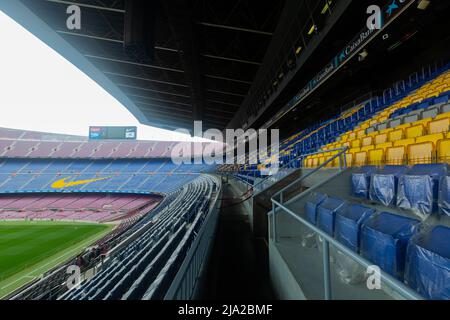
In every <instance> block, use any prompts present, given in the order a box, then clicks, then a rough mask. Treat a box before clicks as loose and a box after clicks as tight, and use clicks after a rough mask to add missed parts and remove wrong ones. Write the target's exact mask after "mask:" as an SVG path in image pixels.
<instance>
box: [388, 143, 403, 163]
mask: <svg viewBox="0 0 450 320" xmlns="http://www.w3.org/2000/svg"><path fill="white" fill-rule="evenodd" d="M404 163H405V147H404V146H399V147H392V148H387V149H386V164H388V165H402V164H404Z"/></svg>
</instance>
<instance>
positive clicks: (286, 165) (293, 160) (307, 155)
mask: <svg viewBox="0 0 450 320" xmlns="http://www.w3.org/2000/svg"><path fill="white" fill-rule="evenodd" d="M344 149H345V150H344ZM347 149H348V147H345V148H338V149H331V150H326V151H317V152H313V153H308V154H301V155H299V156H297V157H296V158H294V159H292V160H291V161H289V162H288V163H287V164H285V165H284V166H283V167H281V168H279V169H285V168H286V167H289V165H291V164H292V163H294V162H295V161H298V160H299V159H302V158H306V157H309V156H313V155H316V154H322V153H328V152H334V151H347ZM339 155H340V153H339V154H337V156H339ZM334 159H336V156H333V158H332V160H334ZM344 160H345V159H344ZM328 163H329V162H327V163H326V164H328ZM293 169H294V168H293ZM271 177H273V176H267V177H265V178H263V179H262V180H261V181H258V183H256V184H255V185H253V187H254V188H255V189H257V187H258V186H259V185H261V184H263V183H264V182H266V181H267V180H269V179H270V178H271Z"/></svg>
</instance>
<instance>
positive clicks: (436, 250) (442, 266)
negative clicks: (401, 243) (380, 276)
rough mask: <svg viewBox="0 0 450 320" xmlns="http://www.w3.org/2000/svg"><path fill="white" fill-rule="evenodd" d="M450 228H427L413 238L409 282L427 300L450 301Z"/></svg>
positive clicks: (406, 279)
mask: <svg viewBox="0 0 450 320" xmlns="http://www.w3.org/2000/svg"><path fill="white" fill-rule="evenodd" d="M449 240H450V228H448V227H445V226H436V227H434V228H431V227H429V228H426V229H425V230H423V231H421V232H419V233H418V234H417V235H415V236H414V237H412V238H411V241H410V244H409V246H408V252H407V266H406V272H405V282H406V283H407V284H408V285H409V286H411V287H412V288H414V289H415V290H417V291H418V292H419V294H421V295H422V296H423V297H425V298H427V299H433V300H437V299H439V300H440V299H445V300H450V242H449Z"/></svg>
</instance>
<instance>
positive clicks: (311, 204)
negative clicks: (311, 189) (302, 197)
mask: <svg viewBox="0 0 450 320" xmlns="http://www.w3.org/2000/svg"><path fill="white" fill-rule="evenodd" d="M326 198H327V196H326V195H325V194H322V193H312V194H311V195H310V196H309V198H308V200H307V201H306V203H305V212H306V220H308V221H309V222H310V223H312V224H314V225H315V224H316V222H317V207H318V206H319V205H320V204H322V202H323V201H325V199H326Z"/></svg>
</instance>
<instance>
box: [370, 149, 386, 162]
mask: <svg viewBox="0 0 450 320" xmlns="http://www.w3.org/2000/svg"><path fill="white" fill-rule="evenodd" d="M383 163H384V150H383V149H373V150H370V151H369V156H368V165H370V166H381V165H382V164H383Z"/></svg>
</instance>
